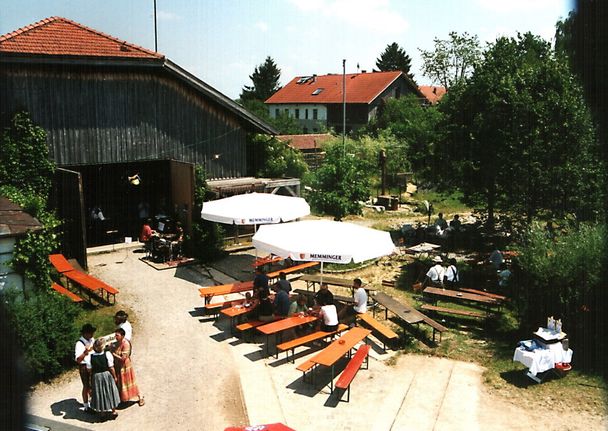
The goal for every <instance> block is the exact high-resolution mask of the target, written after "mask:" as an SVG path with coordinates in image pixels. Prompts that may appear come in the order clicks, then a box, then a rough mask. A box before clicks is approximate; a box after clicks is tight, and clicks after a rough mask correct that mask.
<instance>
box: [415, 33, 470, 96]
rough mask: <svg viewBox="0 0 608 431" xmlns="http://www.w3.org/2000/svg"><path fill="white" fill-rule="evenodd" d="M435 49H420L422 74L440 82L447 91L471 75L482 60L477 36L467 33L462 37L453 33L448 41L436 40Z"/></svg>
mask: <svg viewBox="0 0 608 431" xmlns="http://www.w3.org/2000/svg"><path fill="white" fill-rule="evenodd" d="M434 43H435V49H434V50H433V51H425V50H423V49H420V50H419V51H420V55H421V56H422V61H423V65H422V73H423V75H424V76H427V77H428V78H431V79H432V80H433V81H435V82H439V83H440V84H441V85H443V86H444V87H445V88H446V90H447V89H450V88H451V87H453V86H454V85H456V84H457V83H458V82H460V81H462V80H463V79H465V78H466V77H467V76H469V75H470V74H471V72H472V71H473V69H474V68H475V65H476V64H477V63H478V61H479V59H480V58H481V48H480V46H479V38H478V37H477V35H474V36H471V35H469V34H468V33H467V32H464V33H463V34H462V35H459V34H458V33H456V32H454V31H452V32H450V34H449V38H448V39H446V40H442V39H438V38H435V39H434Z"/></svg>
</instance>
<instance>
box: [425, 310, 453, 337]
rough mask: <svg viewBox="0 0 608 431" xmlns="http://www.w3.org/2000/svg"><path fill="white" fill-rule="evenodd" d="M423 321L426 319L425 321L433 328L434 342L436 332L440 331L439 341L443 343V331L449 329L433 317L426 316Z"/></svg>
mask: <svg viewBox="0 0 608 431" xmlns="http://www.w3.org/2000/svg"><path fill="white" fill-rule="evenodd" d="M423 321H424V323H426V324H427V325H429V326H430V327H431V328H433V343H434V342H435V333H436V332H439V342H440V343H441V336H442V335H443V333H444V332H445V331H447V330H448V328H446V327H445V326H443V325H442V324H441V323H439V322H436V321H434V320H433V319H431V318H430V317H428V316H424V320H423Z"/></svg>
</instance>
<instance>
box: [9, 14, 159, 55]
mask: <svg viewBox="0 0 608 431" xmlns="http://www.w3.org/2000/svg"><path fill="white" fill-rule="evenodd" d="M0 53H14V54H28V55H50V56H79V57H106V58H108V57H110V58H147V59H162V58H164V56H163V55H162V54H158V53H156V52H153V51H149V50H147V49H145V48H142V47H140V46H137V45H134V44H131V43H128V42H126V41H124V40H120V39H117V38H115V37H112V36H110V35H107V34H105V33H102V32H100V31H97V30H93V29H91V28H89V27H86V26H84V25H82V24H79V23H77V22H74V21H70V20H69V19H66V18H61V17H51V18H46V19H43V20H42V21H38V22H37V23H34V24H31V25H28V26H26V27H22V28H20V29H18V30H15V31H13V32H11V33H7V34H5V35H3V36H0Z"/></svg>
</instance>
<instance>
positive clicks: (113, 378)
mask: <svg viewBox="0 0 608 431" xmlns="http://www.w3.org/2000/svg"><path fill="white" fill-rule="evenodd" d="M104 347H105V343H104V341H103V339H98V340H95V343H94V344H93V350H94V351H93V352H92V353H91V356H90V357H89V360H88V361H87V370H89V373H90V378H91V392H92V396H91V408H92V409H93V410H95V411H96V412H99V413H106V412H111V415H112V417H116V416H118V413H117V412H116V407H118V405H119V404H120V394H119V393H118V387H117V386H116V383H117V382H118V376H117V375H116V371H115V370H114V357H113V356H112V354H111V353H110V352H109V351H107V352H106V351H104Z"/></svg>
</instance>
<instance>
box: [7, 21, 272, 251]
mask: <svg viewBox="0 0 608 431" xmlns="http://www.w3.org/2000/svg"><path fill="white" fill-rule="evenodd" d="M19 110H25V111H28V112H29V113H30V115H31V117H32V119H33V121H34V122H35V123H37V124H38V125H40V126H41V127H43V128H44V129H45V130H46V131H47V132H48V137H47V141H48V145H49V149H50V153H51V156H52V158H53V159H54V160H55V162H56V163H57V165H58V166H59V167H61V168H63V169H62V170H60V172H59V174H58V193H57V196H56V202H57V206H58V209H59V211H60V215H61V216H63V217H64V218H65V219H67V220H68V221H69V224H70V226H69V229H68V230H69V236H70V237H72V239H71V241H70V242H71V243H72V245H73V246H74V247H75V248H76V249H78V248H79V246H78V245H77V244H76V243H77V242H78V240H77V237H78V236H80V237H81V238H82V239H81V242H83V244H84V243H85V242H86V245H92V244H96V243H103V242H109V241H112V240H115V239H116V238H122V237H125V236H132V237H136V236H137V233H138V230H139V226H140V221H141V220H140V219H141V218H143V217H146V216H156V215H158V216H165V217H166V218H173V219H174V220H181V221H182V222H183V223H184V224H185V225H186V227H187V228H189V226H190V223H191V215H192V214H191V211H192V203H193V178H194V166H195V165H201V166H203V167H204V168H205V170H206V172H207V176H208V178H238V177H242V176H245V175H246V174H247V164H246V160H247V157H246V138H247V135H248V134H249V133H269V134H274V130H273V129H272V128H271V126H269V125H268V124H266V123H264V122H263V121H262V120H260V119H259V118H257V117H255V116H254V115H252V114H251V113H249V112H248V111H246V110H245V109H244V108H242V107H241V106H240V105H238V104H236V103H235V102H233V101H232V100H230V99H229V98H228V97H226V96H224V95H223V94H221V93H220V92H218V91H217V90H215V89H214V88H212V87H210V86H209V85H207V84H205V83H204V82H203V81H201V80H200V79H198V78H196V77H195V76H193V75H192V74H190V73H188V72H187V71H186V70H184V69H182V68H181V67H179V66H178V65H176V64H174V63H173V62H171V61H170V60H168V59H167V58H166V57H165V56H163V55H161V54H159V53H156V52H152V51H149V50H147V49H144V48H142V47H139V46H136V45H133V44H130V43H128V42H125V41H122V40H119V39H116V38H114V37H112V36H109V35H106V34H104V33H101V32H99V31H96V30H93V29H91V28H88V27H85V26H83V25H81V24H78V23H76V22H73V21H70V20H68V19H65V18H60V17H52V18H48V19H45V20H42V21H40V22H37V23H35V24H32V25H30V26H27V27H24V28H21V29H19V30H16V31H14V32H12V33H9V34H6V35H4V36H0V117H1V119H2V121H4V122H6V121H7V120H8V119H9V118H10V117H11V116H12V115H13V114H14V113H15V112H16V111H19ZM135 178H137V179H136V180H135ZM79 193H80V194H81V198H80V199H76V198H77V195H78V194H79ZM96 208H99V209H101V210H102V212H103V220H101V221H100V220H99V218H95V217H91V215H92V214H93V212H94V211H95V209H96ZM83 231H86V234H83ZM134 239H135V238H134ZM72 254H74V252H72ZM76 254H78V253H76Z"/></svg>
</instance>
